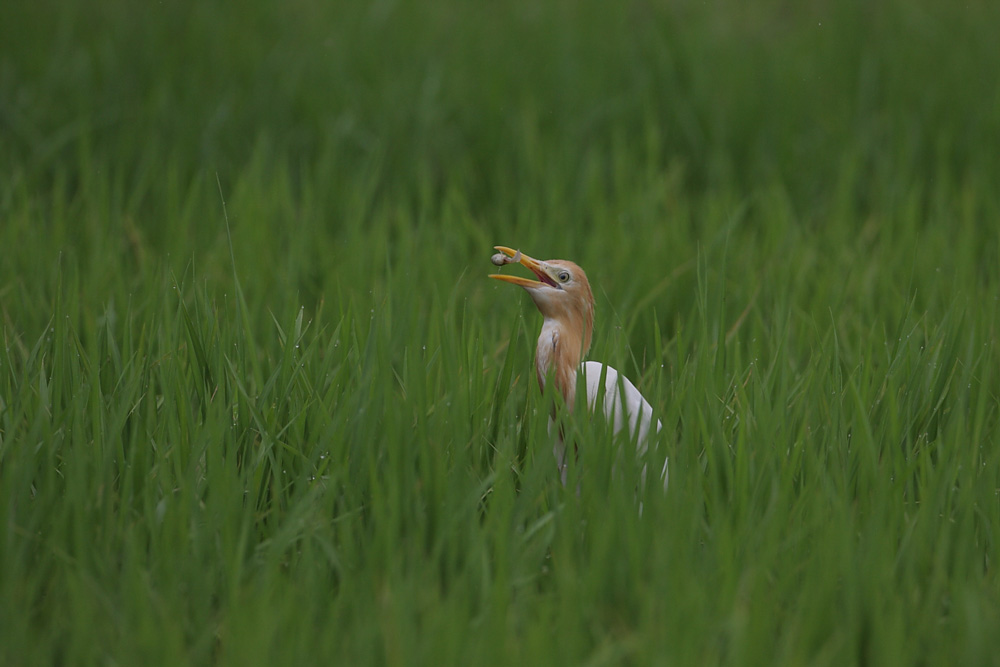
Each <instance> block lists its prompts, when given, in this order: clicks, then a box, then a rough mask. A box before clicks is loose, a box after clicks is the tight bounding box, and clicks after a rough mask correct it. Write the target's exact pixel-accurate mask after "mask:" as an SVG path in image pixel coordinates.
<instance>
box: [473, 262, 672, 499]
mask: <svg viewBox="0 0 1000 667" xmlns="http://www.w3.org/2000/svg"><path fill="white" fill-rule="evenodd" d="M496 250H498V251H499V253H497V254H496V255H494V256H493V263H494V264H496V265H497V266H501V265H503V264H510V263H517V264H521V265H522V266H524V267H526V268H528V269H529V270H530V271H531V272H532V273H533V274H534V275H535V277H536V278H537V280H535V279H531V278H522V277H520V276H514V275H508V274H499V273H495V274H491V275H490V278H493V279H495V280H500V281H503V282H506V283H510V284H512V285H519V286H520V287H523V288H524V289H525V290H527V292H528V295H529V296H531V299H532V301H534V302H535V306H536V307H537V308H538V310H539V312H540V313H541V314H542V317H543V322H542V331H541V333H540V334H539V336H538V347H537V348H536V350H535V372H536V374H537V376H538V385H539V386H540V387H541V388H542V389H543V390H544V389H545V384H546V382H547V381H548V380H549V379H550V378H551V379H552V381H553V382H554V383H555V386H556V389H557V390H558V391H559V393H560V394H561V395H562V397H563V400H564V403H565V405H566V407H567V409H569V410H572V409H573V403H574V401H575V399H576V383H577V374H578V373H580V372H582V373H583V376H584V380H585V382H584V386H585V387H586V390H587V407H588V408H589V409H590V410H591V411H594V410H596V409H597V408H598V401H599V399H600V398H601V396H602V394H603V401H602V402H601V405H600V408H601V410H602V411H603V412H604V415H605V417H606V418H607V419H608V422H609V423H610V424H612V428H613V430H614V432H615V433H618V432H619V431H620V430H621V429H622V428H624V427H625V424H626V423H627V424H628V428H629V435H630V436H631V438H632V439H633V440H635V441H636V444H637V453H638V455H639V456H642V455H643V454H644V453H645V451H646V448H647V447H648V441H649V430H650V428H651V427H652V424H653V408H652V406H651V405H650V404H649V402H648V401H646V399H645V398H643V396H642V394H641V393H639V390H638V389H636V387H635V385H634V384H632V383H631V382H630V381H629V380H628V378H626V377H625V376H624V375H622V374H620V373H619V372H618V371H616V370H615V369H613V368H611V367H610V366H606V365H605V364H602V363H599V362H596V361H583V358H584V357H585V356H586V355H587V352H588V351H589V350H590V341H591V337H592V335H593V330H594V294H593V292H592V291H591V289H590V282H589V281H588V280H587V274H586V273H584V272H583V269H581V268H580V267H579V266H577V265H576V264H574V263H573V262H570V261H567V260H564V259H550V260H546V261H541V260H537V259H535V258H533V257H529V256H528V255H525V254H523V253H522V252H521V251H520V250H513V249H511V248H508V247H506V246H496ZM602 380H603V382H602ZM551 425H552V423H551V421H550V429H551ZM661 428H662V424H661V423H660V421H659V420H657V421H656V430H657V432H659V430H660V429H661ZM553 453H554V454H555V457H556V461H557V463H558V465H559V475H560V478H561V479H562V482H563V484H565V483H566V473H567V462H566V447H565V444H564V443H563V441H562V438H561V437H558V436H557V437H556V442H555V445H554V447H553ZM645 472H646V471H645V467H644V468H643V475H642V476H643V479H645V476H646V475H645ZM662 478H663V486H664V488H666V485H667V466H666V464H664V466H663V473H662Z"/></svg>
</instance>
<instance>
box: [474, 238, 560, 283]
mask: <svg viewBox="0 0 1000 667" xmlns="http://www.w3.org/2000/svg"><path fill="white" fill-rule="evenodd" d="M494 249H496V250H499V251H500V252H502V253H504V254H505V255H507V256H508V257H515V256H516V255H517V254H518V251H516V250H514V249H513V248H508V247H506V246H502V245H498V246H494ZM518 263H519V264H521V265H523V266H526V267H528V268H529V269H531V272H532V273H534V274H535V275H536V276H538V278H539V279H540V281H539V280H531V279H530V278H522V277H520V276H510V275H506V274H501V273H491V274H490V278H495V279H496V280H502V281H503V282H505V283H510V284H512V285H520V286H521V287H524V288H525V289H535V288H537V287H541V286H542V285H548V286H550V287H557V286H558V283H556V281H555V280H553V279H552V277H551V276H549V273H548V271H547V268H546V265H545V262H541V261H539V260H537V259H535V258H534V257H528V256H527V255H525V254H524V253H521V259H520V260H519V261H518Z"/></svg>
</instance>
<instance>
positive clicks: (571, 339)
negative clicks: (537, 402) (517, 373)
mask: <svg viewBox="0 0 1000 667" xmlns="http://www.w3.org/2000/svg"><path fill="white" fill-rule="evenodd" d="M575 324H576V323H567V322H563V321H562V320H558V319H554V318H549V317H546V318H545V322H544V323H543V324H542V333H541V334H540V335H539V336H538V348H537V349H536V350H535V370H536V371H537V373H538V386H539V387H541V388H542V389H543V390H544V389H545V383H546V381H547V380H548V379H549V378H551V379H552V381H553V382H555V383H556V389H558V390H559V393H560V394H562V397H563V400H564V401H565V402H566V405H567V406H569V407H570V409H572V407H573V400H574V399H575V398H576V373H577V370H578V369H579V368H580V362H581V360H582V359H583V355H584V354H586V353H587V348H589V347H590V332H589V331H587V330H585V327H584V326H574V325H575Z"/></svg>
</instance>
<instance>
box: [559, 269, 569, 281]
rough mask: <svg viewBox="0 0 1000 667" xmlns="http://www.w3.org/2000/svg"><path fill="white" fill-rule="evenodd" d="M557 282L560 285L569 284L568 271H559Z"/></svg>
mask: <svg viewBox="0 0 1000 667" xmlns="http://www.w3.org/2000/svg"><path fill="white" fill-rule="evenodd" d="M559 282H561V283H566V282H569V271H560V272H559Z"/></svg>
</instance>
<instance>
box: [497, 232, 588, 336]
mask: <svg viewBox="0 0 1000 667" xmlns="http://www.w3.org/2000/svg"><path fill="white" fill-rule="evenodd" d="M496 249H497V250H499V251H500V252H501V253H503V254H504V255H506V256H507V257H510V258H513V259H512V260H508V261H509V262H515V261H516V262H517V263H518V264H521V265H523V266H526V267H527V268H528V269H530V270H531V272H532V273H534V274H535V276H536V277H537V278H538V280H532V279H530V278H522V277H520V276H513V275H507V274H500V273H494V274H490V278H494V279H496V280H502V281H503V282H505V283H510V284H512V285H520V286H521V287H523V288H524V289H525V290H527V291H528V294H529V295H530V296H531V299H532V300H533V301H534V302H535V306H536V307H537V308H538V310H539V312H541V313H542V316H543V317H545V318H546V319H552V320H555V321H556V322H558V323H559V324H560V325H561V326H562V327H564V328H565V329H566V330H567V331H568V332H571V333H574V334H577V335H578V336H579V340H580V346H581V354H586V353H587V350H589V349H590V338H591V334H592V332H593V328H594V294H593V292H591V290H590V283H589V282H587V274H586V273H584V272H583V269H581V268H580V267H579V266H577V265H576V264H574V263H573V262H570V261H567V260H565V259H549V260H545V261H542V260H538V259H535V258H533V257H528V256H527V255H525V254H523V253H521V252H520V251H516V250H513V249H511V248H507V247H505V246H496ZM497 257H501V256H499V255H498V256H497ZM501 259H502V257H501Z"/></svg>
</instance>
